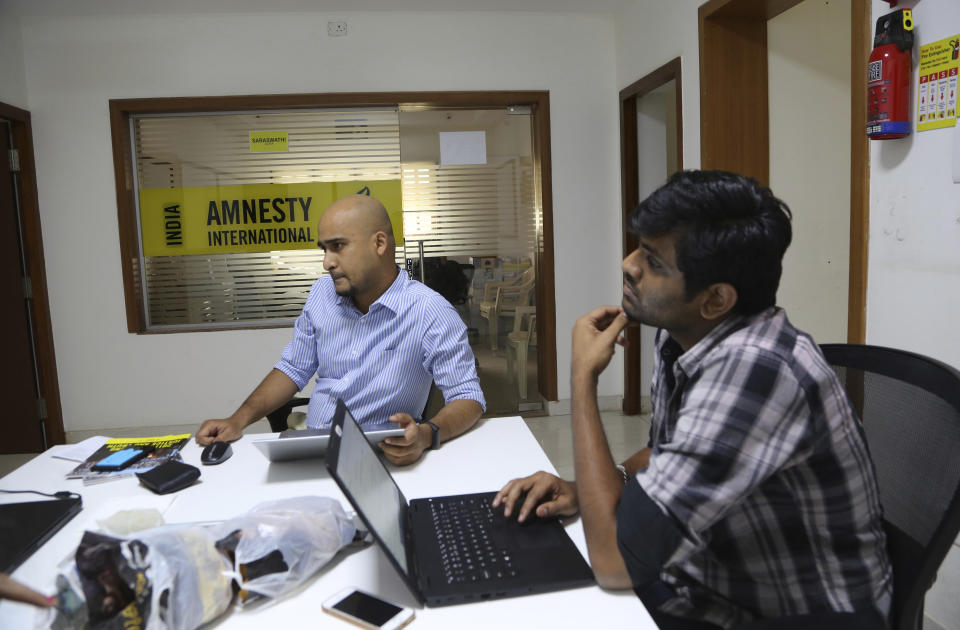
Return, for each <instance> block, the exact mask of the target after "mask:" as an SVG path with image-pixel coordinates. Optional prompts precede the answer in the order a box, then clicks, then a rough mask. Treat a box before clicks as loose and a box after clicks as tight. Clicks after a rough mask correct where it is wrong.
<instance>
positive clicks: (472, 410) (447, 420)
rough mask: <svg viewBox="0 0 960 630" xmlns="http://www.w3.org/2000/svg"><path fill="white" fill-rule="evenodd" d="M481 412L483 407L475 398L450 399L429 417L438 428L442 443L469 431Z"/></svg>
mask: <svg viewBox="0 0 960 630" xmlns="http://www.w3.org/2000/svg"><path fill="white" fill-rule="evenodd" d="M482 413H483V407H481V406H480V403H478V402H477V401H475V400H469V399H466V398H463V399H458V400H451V401H450V402H449V403H448V404H447V405H444V407H443V409H441V410H440V411H438V412H437V415H435V416H434V417H432V418H430V422H432V423H434V424H435V425H437V426H438V427H439V428H440V443H441V444H443V443H445V442H446V441H447V440H452V439H453V438H455V437H457V436H458V435H462V434H464V433H466V432H467V431H469V430H470V429H471V428H472V427H473V425H475V424H476V423H477V420H478V419H479V418H480V414H482Z"/></svg>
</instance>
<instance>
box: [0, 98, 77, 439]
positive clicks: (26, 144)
mask: <svg viewBox="0 0 960 630" xmlns="http://www.w3.org/2000/svg"><path fill="white" fill-rule="evenodd" d="M0 256H2V260H0V269H2V271H0V291H2V295H3V296H4V308H3V310H2V313H3V314H2V320H0V326H3V330H4V331H5V340H6V344H5V352H4V360H3V362H2V364H0V365H2V367H0V395H2V396H3V398H4V400H5V401H6V410H5V414H4V418H5V424H4V426H3V431H4V439H3V441H2V443H0V453H2V454H9V453H38V452H41V451H43V450H46V449H47V448H48V447H50V446H52V445H54V444H62V443H63V442H64V433H63V420H62V417H61V412H60V391H59V385H58V382H57V371H56V358H55V356H54V352H53V334H52V329H51V325H50V310H49V303H48V301H47V289H46V273H45V270H44V263H43V238H42V235H41V231H40V217H39V212H38V210H37V194H36V176H35V173H34V161H33V136H32V132H31V128H30V114H29V112H27V111H24V110H21V109H19V108H16V107H12V106H9V105H5V104H2V103H0Z"/></svg>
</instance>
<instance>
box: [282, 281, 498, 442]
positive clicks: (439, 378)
mask: <svg viewBox="0 0 960 630" xmlns="http://www.w3.org/2000/svg"><path fill="white" fill-rule="evenodd" d="M293 331H294V332H293V340H292V341H291V342H290V344H289V345H288V346H287V347H286V348H285V349H284V351H283V354H282V355H281V359H280V361H279V362H278V363H277V364H276V365H275V366H274V367H275V368H276V369H278V370H280V371H281V372H283V373H284V374H286V375H287V376H289V377H290V380H292V381H293V382H294V383H296V384H297V387H299V388H301V389H302V388H303V387H304V385H306V384H307V382H309V380H310V378H311V377H312V376H313V375H314V374H316V375H317V385H316V387H315V388H314V390H313V393H312V394H311V395H310V405H309V407H308V408H307V426H308V427H310V428H325V427H329V426H330V422H331V420H332V418H333V412H334V409H335V408H336V402H337V399H338V398H342V399H343V401H344V402H345V403H346V405H347V408H348V409H350V412H351V413H352V414H353V417H354V418H356V419H357V421H358V422H359V423H360V425H361V426H364V427H366V426H375V425H380V424H384V423H387V422H389V420H388V418H389V417H390V416H391V415H393V414H395V413H408V414H410V415H411V416H413V417H414V418H420V415H421V413H423V408H424V407H425V406H426V404H427V397H428V396H429V394H430V383H431V381H432V382H435V383H436V384H437V387H438V388H439V389H440V391H441V392H443V397H444V399H445V400H446V402H447V403H450V402H451V401H453V400H459V399H469V400H475V401H477V402H478V403H480V406H481V407H483V408H484V409H486V401H485V400H484V398H483V392H482V391H480V380H479V379H478V378H477V370H476V367H475V364H474V358H473V351H471V350H470V344H469V343H467V327H466V326H465V325H464V323H463V321H462V320H461V319H460V315H459V314H458V313H457V311H456V310H455V309H454V308H453V306H451V305H450V303H449V302H448V301H447V300H446V299H444V298H443V296H441V295H440V294H439V293H437V292H436V291H434V290H433V289H430V288H428V287H426V286H424V285H423V284H421V283H419V282H417V281H415V280H410V279H409V278H408V277H407V274H406V273H404V272H399V273H397V278H396V280H394V282H393V284H391V285H390V287H389V288H388V289H387V290H386V291H385V292H384V294H383V295H381V296H380V297H379V298H378V299H377V300H376V301H375V302H374V303H373V304H371V305H370V309H369V311H368V312H367V314H366V315H364V314H363V313H361V312H360V310H359V309H358V308H357V307H356V306H355V305H354V303H353V299H352V298H349V297H340V296H339V295H337V293H336V291H335V290H334V286H333V281H332V280H331V278H330V276H323V277H322V278H320V279H319V280H317V281H316V282H315V283H314V285H313V287H312V288H311V289H310V296H309V297H308V298H307V303H306V304H304V306H303V312H302V313H301V314H300V316H299V317H298V318H297V321H296V323H295V324H294V328H293Z"/></svg>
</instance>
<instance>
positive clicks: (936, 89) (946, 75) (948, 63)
mask: <svg viewBox="0 0 960 630" xmlns="http://www.w3.org/2000/svg"><path fill="white" fill-rule="evenodd" d="M958 72H960V35H954V36H953V37H948V38H946V39H941V40H940V41H938V42H933V43H932V44H926V45H924V46H921V47H920V64H919V69H918V70H917V81H918V83H919V88H918V89H917V131H927V130H928V129H941V128H943V127H953V126H954V125H955V124H956V122H957V74H958Z"/></svg>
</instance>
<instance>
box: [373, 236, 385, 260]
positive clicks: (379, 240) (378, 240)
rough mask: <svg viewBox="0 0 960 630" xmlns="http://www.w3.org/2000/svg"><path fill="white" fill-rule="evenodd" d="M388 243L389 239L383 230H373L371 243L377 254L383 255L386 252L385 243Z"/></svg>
mask: <svg viewBox="0 0 960 630" xmlns="http://www.w3.org/2000/svg"><path fill="white" fill-rule="evenodd" d="M388 244H389V239H387V235H386V233H384V232H380V231H378V232H374V234H373V245H374V247H376V248H377V255H378V256H383V255H384V254H386V253H387V245H388Z"/></svg>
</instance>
